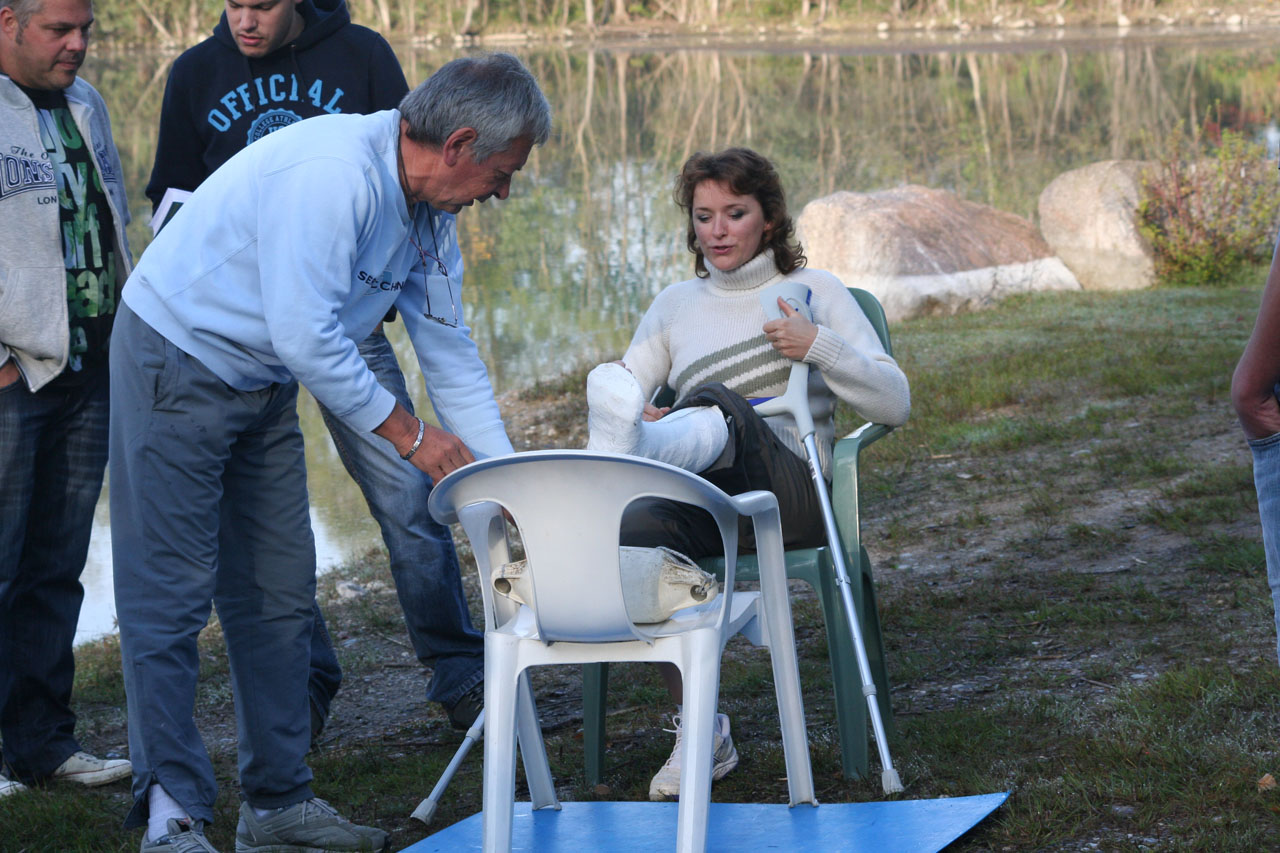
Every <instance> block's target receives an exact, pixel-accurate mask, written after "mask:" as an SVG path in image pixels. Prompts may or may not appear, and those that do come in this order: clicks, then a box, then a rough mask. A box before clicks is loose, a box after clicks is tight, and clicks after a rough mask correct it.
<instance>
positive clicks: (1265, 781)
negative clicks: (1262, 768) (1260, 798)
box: [1258, 773, 1276, 791]
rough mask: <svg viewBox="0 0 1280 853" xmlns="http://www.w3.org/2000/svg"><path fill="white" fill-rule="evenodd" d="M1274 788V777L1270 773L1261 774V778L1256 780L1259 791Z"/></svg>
mask: <svg viewBox="0 0 1280 853" xmlns="http://www.w3.org/2000/svg"><path fill="white" fill-rule="evenodd" d="M1275 786H1276V777H1274V776H1272V775H1271V774H1270V773H1265V774H1263V776H1262V778H1261V779H1259V780H1258V790H1259V791H1270V790H1271V789H1272V788H1274V787H1275Z"/></svg>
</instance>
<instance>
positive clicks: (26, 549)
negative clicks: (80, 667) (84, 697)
mask: <svg viewBox="0 0 1280 853" xmlns="http://www.w3.org/2000/svg"><path fill="white" fill-rule="evenodd" d="M109 406H110V395H109V393H108V390H107V375H106V371H105V370H104V371H102V374H101V376H100V378H99V379H98V380H97V381H93V380H90V381H88V382H86V384H84V385H81V386H79V387H76V388H71V389H66V388H59V389H48V388H42V389H41V390H39V391H37V392H36V393H34V394H33V393H31V392H30V391H28V390H27V386H26V383H25V382H23V381H22V380H21V379H20V380H18V381H17V382H15V383H14V384H12V385H8V386H6V387H4V388H0V738H3V741H4V761H5V763H6V764H7V765H8V766H9V768H10V771H11V772H12V773H13V774H14V775H15V776H16V777H17V778H19V779H23V780H25V781H32V780H35V779H39V778H41V777H44V776H48V775H49V774H50V773H52V772H53V771H54V770H56V769H57V768H58V765H60V764H62V762H63V761H65V760H66V759H67V758H68V756H70V755H71V754H72V753H73V752H75V751H76V750H78V749H79V748H80V745H79V744H78V743H77V742H76V739H75V727H76V717H75V714H74V713H72V711H71V682H72V680H73V679H74V677H75V656H74V654H73V653H72V642H73V641H74V639H75V633H76V620H77V619H78V618H79V615H80V602H81V600H82V599H83V598H84V589H83V588H82V587H81V586H80V573H81V571H83V570H84V561H85V556H86V554H87V553H88V550H89V533H90V530H91V529H92V526H93V510H94V505H95V504H96V503H97V502H98V494H99V493H100V492H101V491H102V471H103V468H104V466H105V465H106V462H107V418H108V410H109Z"/></svg>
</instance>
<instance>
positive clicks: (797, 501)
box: [621, 382, 826, 560]
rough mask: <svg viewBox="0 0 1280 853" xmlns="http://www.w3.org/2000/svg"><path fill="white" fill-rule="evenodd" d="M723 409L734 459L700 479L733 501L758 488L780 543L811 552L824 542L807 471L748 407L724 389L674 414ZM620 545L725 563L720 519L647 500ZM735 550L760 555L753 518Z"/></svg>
mask: <svg viewBox="0 0 1280 853" xmlns="http://www.w3.org/2000/svg"><path fill="white" fill-rule="evenodd" d="M692 406H719V407H720V411H721V412H723V413H724V417H725V424H726V425H727V426H728V427H729V442H730V444H731V448H730V454H729V458H728V459H727V460H724V459H722V460H719V461H718V463H717V464H716V465H714V466H713V467H712V469H710V470H707V471H703V472H701V476H702V478H703V479H705V480H707V481H708V482H710V483H712V484H714V485H715V486H717V487H719V488H720V489H721V490H723V491H724V492H726V493H728V494H730V495H737V494H741V493H743V492H749V491H753V490H755V489H764V490H765V491H770V492H773V493H774V494H775V495H777V497H778V508H779V510H780V512H781V514H782V539H783V543H784V545H785V546H786V547H787V548H788V549H790V548H811V547H814V546H816V545H821V544H823V543H824V542H825V541H826V533H825V531H824V530H823V526H822V509H821V507H820V505H819V503H818V498H817V495H816V493H815V492H814V486H813V480H812V478H811V477H810V475H809V466H808V463H807V462H805V460H803V459H801V458H800V457H799V456H797V455H796V454H795V453H793V452H792V451H791V449H790V448H788V447H787V446H786V445H785V444H783V443H782V442H781V441H780V440H779V439H778V436H777V435H776V434H775V433H774V431H773V430H771V429H770V428H769V425H768V424H766V423H765V422H764V419H763V418H761V417H760V416H759V415H758V414H756V412H755V410H754V409H753V408H752V407H751V404H750V403H748V402H747V401H746V400H744V399H743V398H742V397H741V396H740V395H738V394H736V393H734V392H733V391H730V390H729V389H727V388H725V387H724V385H722V384H720V383H718V382H717V383H713V384H708V385H702V386H699V387H698V388H695V389H694V390H693V392H691V393H690V394H689V395H688V396H687V397H685V399H683V400H681V401H680V402H679V403H678V404H677V405H676V406H674V407H673V410H676V409H685V408H689V407H692ZM621 544H623V545H642V546H648V547H656V546H658V545H665V546H666V547H668V548H672V549H674V550H676V551H679V552H680V553H682V554H684V555H686V556H688V557H690V558H692V559H694V560H698V559H701V558H703V557H709V556H720V555H723V553H724V546H723V544H721V541H720V531H719V528H717V527H716V523H715V520H714V519H712V517H711V516H710V514H708V513H707V512H706V511H705V510H701V509H697V508H696V507H691V506H689V505H688V504H682V503H679V502H677V501H670V500H662V499H657V498H648V499H644V500H639V501H636V502H635V503H633V504H632V505H631V506H629V507H627V511H626V512H625V513H624V514H623V517H622V535H621ZM738 550H739V552H741V553H746V552H750V551H754V550H755V532H754V530H753V529H752V526H751V519H749V518H743V519H740V521H739V526H738Z"/></svg>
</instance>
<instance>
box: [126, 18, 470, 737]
mask: <svg viewBox="0 0 1280 853" xmlns="http://www.w3.org/2000/svg"><path fill="white" fill-rule="evenodd" d="M407 92H408V85H407V84H406V82H405V78H404V73H403V72H402V71H401V70H400V64H399V62H397V60H396V57H395V54H394V53H392V51H391V47H390V45H388V44H387V42H386V40H385V39H383V38H382V36H380V35H378V34H377V33H375V32H374V31H373V30H370V29H368V28H366V27H361V26H359V25H356V24H353V23H351V17H350V15H349V14H348V12H347V7H346V4H345V2H344V0H243V2H237V0H226V10H225V12H224V13H223V16H222V20H221V21H219V22H218V26H217V28H215V29H214V32H213V36H212V37H210V38H208V39H206V40H205V41H203V42H201V43H200V44H198V45H196V46H195V47H193V48H191V49H190V50H188V51H186V52H185V53H183V54H182V55H181V56H179V57H178V59H177V60H176V61H175V62H174V64H173V69H172V71H171V72H170V74H169V81H168V84H167V85H166V87H165V93H164V105H163V108H162V110H161V114H160V138H159V141H158V143H157V145H156V162H155V166H154V168H153V169H152V172H151V180H150V182H149V183H148V184H147V196H148V197H149V198H150V199H151V202H152V205H153V206H156V205H159V204H160V202H161V200H162V199H163V197H164V194H165V192H166V191H167V190H169V189H177V190H187V191H190V190H194V189H195V188H196V187H197V186H199V185H200V184H201V183H202V182H203V181H204V180H205V178H207V177H209V175H210V174H212V173H213V171H214V170H215V169H217V168H218V167H219V166H221V165H222V164H223V163H225V162H226V161H227V160H228V159H230V158H231V156H232V155H234V154H235V153H236V152H238V151H240V150H241V149H242V148H244V147H245V146H246V145H248V144H250V143H252V142H254V141H256V140H258V139H261V138H262V137H264V136H266V135H267V134H269V133H271V132H272V131H275V130H279V129H280V128H282V127H287V126H288V125H290V124H293V123H294V122H298V121H301V120H302V119H305V118H310V117H312V116H320V115H326V114H336V113H371V112H376V111H378V110H385V109H392V108H394V107H395V106H396V105H398V104H399V103H400V99H401V98H403V97H404V95H405V94H406V93H407ZM392 318H394V311H393V312H392V313H391V314H389V315H388V319H392ZM359 351H360V355H361V356H362V357H363V358H364V360H365V363H366V364H368V366H369V368H370V369H371V370H372V371H373V372H374V374H375V375H376V376H377V377H378V381H379V382H380V383H381V384H382V386H383V387H384V388H386V389H387V390H388V391H390V392H391V393H392V394H394V395H395V397H396V399H397V400H398V401H399V402H400V404H401V405H403V406H404V407H405V408H406V409H408V410H409V411H410V412H412V411H413V404H412V403H411V402H410V400H409V395H408V392H407V391H406V390H405V380H404V375H403V374H402V373H401V371H400V365H399V364H398V363H397V361H396V356H395V352H394V351H393V350H392V348H391V344H390V343H389V342H388V341H387V338H386V336H385V335H384V334H383V332H382V327H381V325H379V327H378V328H377V329H376V330H375V331H374V333H373V334H372V335H370V336H369V337H368V338H367V339H365V340H364V341H362V342H361V343H360V345H359ZM320 413H321V415H322V416H323V418H324V422H325V424H326V426H328V428H329V432H330V434H331V435H332V436H333V442H334V444H335V445H336V446H337V449H338V454H339V456H340V457H341V459H342V463H343V465H345V466H346V468H347V471H348V472H349V473H350V474H351V476H352V478H353V479H354V480H355V481H356V483H357V484H358V485H359V486H360V489H361V491H362V492H364V496H365V500H366V501H367V502H368V504H369V510H370V512H372V514H373V517H374V519H375V520H377V522H378V525H379V527H380V528H381V530H382V537H383V540H384V541H385V542H386V545H387V551H388V553H389V555H390V560H391V573H392V576H393V577H394V578H395V583H396V592H397V593H398V595H399V598H400V604H401V607H402V608H403V610H404V615H405V623H406V624H407V626H408V629H409V638H410V640H411V641H412V643H413V648H414V651H415V653H416V654H417V656H418V659H419V660H420V661H422V663H423V664H425V665H427V666H429V667H431V668H432V672H433V674H432V679H431V684H430V686H429V688H428V690H427V698H428V699H430V700H433V701H436V702H439V703H441V704H442V705H443V706H444V707H445V709H446V710H447V711H448V713H449V718H450V721H451V722H452V724H453V725H454V726H455V727H457V728H467V727H468V726H470V725H471V723H472V722H474V721H475V718H476V715H477V714H478V713H479V711H480V707H481V704H482V702H483V697H484V681H483V679H484V640H483V637H482V636H481V634H480V633H479V632H478V631H476V630H475V628H474V627H473V626H472V624H471V618H470V616H469V615H468V612H467V604H466V599H465V597H464V595H463V592H462V584H461V578H460V571H459V568H458V558H457V555H456V553H455V552H454V548H453V539H452V537H451V536H450V534H449V531H448V529H447V528H445V527H443V526H441V525H440V524H437V523H436V522H435V521H434V520H433V519H432V518H431V515H430V513H428V512H427V496H428V494H429V493H430V490H431V480H430V478H429V477H427V476H426V475H425V474H423V473H422V472H420V471H417V470H416V469H414V468H413V467H412V466H410V465H405V464H404V463H403V462H402V461H401V460H399V459H397V458H395V453H394V452H393V451H392V448H391V447H390V445H389V444H388V443H387V442H385V441H383V440H381V439H379V438H378V437H377V436H374V435H373V434H371V433H368V432H358V431H355V430H352V429H351V428H350V427H349V426H347V425H346V424H344V423H343V422H342V420H340V419H339V418H336V417H335V416H334V415H333V413H332V412H330V411H329V410H328V409H326V408H325V407H324V406H321V407H320ZM315 619H316V625H315V631H314V635H313V637H312V647H311V677H310V681H309V683H308V693H309V695H310V698H311V728H312V733H313V736H314V735H315V734H318V733H319V731H320V729H321V728H323V726H324V722H325V719H326V718H327V716H328V713H329V704H330V702H331V700H332V699H333V695H334V694H335V693H336V692H337V690H338V685H339V683H340V682H341V679H342V671H341V669H340V668H339V666H338V661H337V658H336V657H335V656H334V653H333V647H332V645H331V643H330V641H329V634H328V631H327V630H326V629H325V624H324V617H323V616H322V615H321V614H320V610H319V607H318V606H317V607H316V608H315Z"/></svg>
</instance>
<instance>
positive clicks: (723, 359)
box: [587, 148, 911, 800]
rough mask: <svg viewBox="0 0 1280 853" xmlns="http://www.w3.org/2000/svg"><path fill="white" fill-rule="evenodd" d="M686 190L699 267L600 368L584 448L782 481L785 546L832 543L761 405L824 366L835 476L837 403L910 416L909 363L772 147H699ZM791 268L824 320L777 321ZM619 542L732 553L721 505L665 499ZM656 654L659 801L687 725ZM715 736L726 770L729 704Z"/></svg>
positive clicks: (747, 482)
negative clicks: (788, 181) (812, 231)
mask: <svg viewBox="0 0 1280 853" xmlns="http://www.w3.org/2000/svg"><path fill="white" fill-rule="evenodd" d="M675 198H676V204H678V205H679V206H680V208H681V210H683V211H684V213H685V215H686V216H687V217H688V218H687V223H688V231H687V236H686V240H687V244H688V248H689V251H690V252H691V253H692V254H693V255H694V278H691V279H689V280H687V281H682V282H679V283H678V284H673V285H671V286H670V287H668V288H666V289H664V290H663V291H662V292H661V293H659V294H658V295H657V297H656V298H655V299H654V300H653V304H652V305H650V306H649V310H648V311H647V312H645V315H644V317H643V318H642V319H641V320H640V325H639V327H637V328H636V332H635V335H634V336H633V337H632V339H631V345H630V346H629V347H628V348H627V352H626V354H625V355H624V356H623V358H622V361H621V362H611V363H608V364H602V365H600V366H598V367H596V368H595V369H594V370H592V371H591V373H590V374H589V375H588V376H587V405H588V409H589V412H588V419H589V422H588V426H589V429H590V438H589V440H588V443H587V448H588V449H589V450H602V451H609V452H614V453H629V454H632V455H635V456H644V457H646V458H649V459H657V460H659V461H661V462H666V463H668V464H670V465H676V466H678V467H680V468H684V469H685V470H688V471H693V472H694V473H696V474H699V475H700V476H702V477H703V478H704V479H706V480H708V481H709V482H711V483H713V484H714V485H716V486H718V487H719V488H721V489H723V490H724V491H726V492H728V493H729V494H741V493H742V492H746V491H751V490H753V489H764V490H767V491H770V492H773V493H774V494H775V495H777V496H778V508H779V509H780V510H781V513H782V534H783V541H784V543H785V544H786V547H788V548H811V547H814V546H815V545H820V544H825V542H826V534H825V530H824V528H823V524H822V511H821V507H820V505H819V502H818V497H817V495H816V494H815V492H814V484H813V480H812V479H810V475H809V466H808V464H807V463H806V461H805V458H804V449H803V447H802V445H801V438H802V437H801V436H800V434H799V429H798V428H797V426H796V422H795V419H794V418H792V417H791V415H789V414H785V415H771V416H769V417H767V418H766V417H761V416H760V415H759V414H758V413H757V412H756V410H755V409H753V408H752V406H753V404H754V403H758V402H761V401H763V400H767V399H770V398H772V397H775V396H779V395H781V394H783V393H784V392H785V391H786V387H787V379H788V377H789V376H790V372H791V362H792V361H795V360H800V361H805V362H807V363H808V364H809V365H811V368H812V369H811V370H810V371H809V387H808V391H809V403H810V407H811V409H812V412H813V422H814V425H815V427H816V428H817V436H816V438H817V444H818V455H819V457H820V460H819V461H820V463H821V466H822V470H823V473H824V474H825V475H826V477H827V479H828V480H829V479H830V477H831V447H832V442H833V440H834V435H835V421H834V417H833V414H834V412H835V405H836V401H837V400H840V401H842V402H844V403H846V404H848V405H850V406H852V407H853V408H854V410H856V411H857V412H858V414H860V415H861V416H863V417H864V418H867V419H868V420H872V421H875V422H877V423H883V424H892V425H894V426H897V425H900V424H902V423H905V422H906V420H907V414H908V413H909V411H910V408H911V396H910V391H909V389H908V386H907V377H906V376H905V375H904V374H903V372H902V370H901V369H900V368H899V367H898V364H897V362H895V361H894V360H893V358H892V357H891V356H890V355H889V354H888V353H886V352H885V351H884V347H883V346H881V345H880V339H879V338H878V337H877V336H876V332H875V329H874V328H873V327H872V326H871V323H870V321H869V320H867V317H866V315H865V314H863V313H862V309H861V308H859V307H858V303H857V302H855V301H854V299H853V296H852V295H850V293H849V291H848V289H846V288H845V286H844V285H843V284H842V283H841V282H840V280H839V279H837V278H836V277H835V276H833V275H831V273H828V272H823V271H821V270H813V269H807V268H806V267H805V262H806V260H805V256H804V252H803V251H802V250H801V248H800V246H799V244H797V243H796V241H795V239H794V236H793V235H794V228H793V226H792V221H791V217H790V216H788V215H787V202H786V197H785V195H784V194H783V191H782V183H781V181H780V180H779V178H778V173H777V171H776V170H775V169H774V167H773V164H772V163H770V162H769V161H768V160H767V159H766V158H764V157H762V156H761V155H759V154H757V153H756V152H754V151H752V150H750V149H747V148H730V149H727V150H725V151H721V152H719V153H716V154H706V153H698V154H695V155H693V156H692V157H690V158H689V160H688V162H686V163H685V164H684V168H683V169H681V171H680V175H679V177H677V178H676V187H675ZM783 282H788V283H795V284H799V285H803V286H804V287H805V288H806V289H807V290H808V294H809V305H810V308H811V309H812V311H813V320H812V321H810V320H809V319H808V318H806V317H805V316H804V314H803V313H801V312H800V311H797V310H795V309H794V308H792V307H791V306H790V305H788V304H787V303H786V302H784V301H783V299H782V298H781V297H778V298H777V307H778V311H780V312H781V314H782V316H781V317H779V318H776V319H770V315H769V314H768V313H766V311H765V307H764V305H762V304H761V297H762V295H763V294H764V292H765V291H767V290H768V289H769V288H771V287H773V286H775V285H778V284H781V283H783ZM664 384H665V385H667V386H668V387H670V388H672V389H674V390H675V392H676V396H677V402H676V405H675V406H674V407H671V408H670V409H666V408H657V407H655V406H653V405H652V404H650V403H647V402H646V400H648V399H649V398H650V395H652V394H653V392H654V390H655V389H657V388H659V387H660V386H662V385H664ZM744 521H745V520H744ZM738 535H739V540H738V541H739V543H740V547H742V548H743V549H744V550H752V549H754V547H755V537H754V534H753V531H752V528H751V525H750V523H749V522H747V523H744V524H743V525H742V526H741V527H740V528H739V531H738ZM620 542H621V544H623V545H633V546H647V547H654V546H666V547H668V548H672V549H674V550H676V551H679V552H681V553H683V554H685V555H686V556H688V557H690V558H692V559H695V560H696V559H699V558H702V557H706V556H710V555H712V554H719V553H721V551H720V548H721V542H720V536H719V532H718V529H717V527H716V524H715V522H714V521H713V520H712V518H711V516H710V515H709V514H708V513H706V512H703V511H701V510H691V509H690V507H689V506H688V505H686V504H682V503H677V502H675V501H669V500H662V499H656V498H648V499H642V500H637V501H635V502H634V503H632V504H631V505H630V506H629V507H628V508H627V511H626V513H625V514H624V515H623V518H622V532H621V537H620ZM658 667H659V672H660V673H661V674H662V678H663V680H664V682H665V683H666V686H667V690H668V691H669V692H670V694H671V698H672V699H673V700H674V702H675V704H676V713H675V717H674V719H673V723H674V726H673V728H674V731H675V736H676V737H675V747H674V748H673V749H672V751H671V757H670V758H668V759H667V762H666V764H664V765H663V766H662V768H661V769H660V770H659V771H658V773H657V775H655V776H654V777H653V781H652V782H651V783H650V785H649V799H651V800H664V799H669V798H672V797H676V796H678V795H679V793H680V773H681V755H680V753H681V748H682V745H681V742H682V739H683V726H682V723H681V717H680V706H681V702H682V699H683V684H682V683H681V680H680V670H679V669H678V668H677V667H676V666H675V665H673V664H659V665H658ZM712 749H713V752H714V759H713V764H712V778H713V779H720V778H722V777H723V776H724V775H725V774H727V773H728V772H729V771H731V770H733V768H734V767H736V766H737V764H738V752H737V750H736V749H735V748H734V746H733V738H732V736H731V735H730V731H729V718H728V717H727V716H726V715H724V714H717V715H716V727H715V732H714V737H713V745H712Z"/></svg>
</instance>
